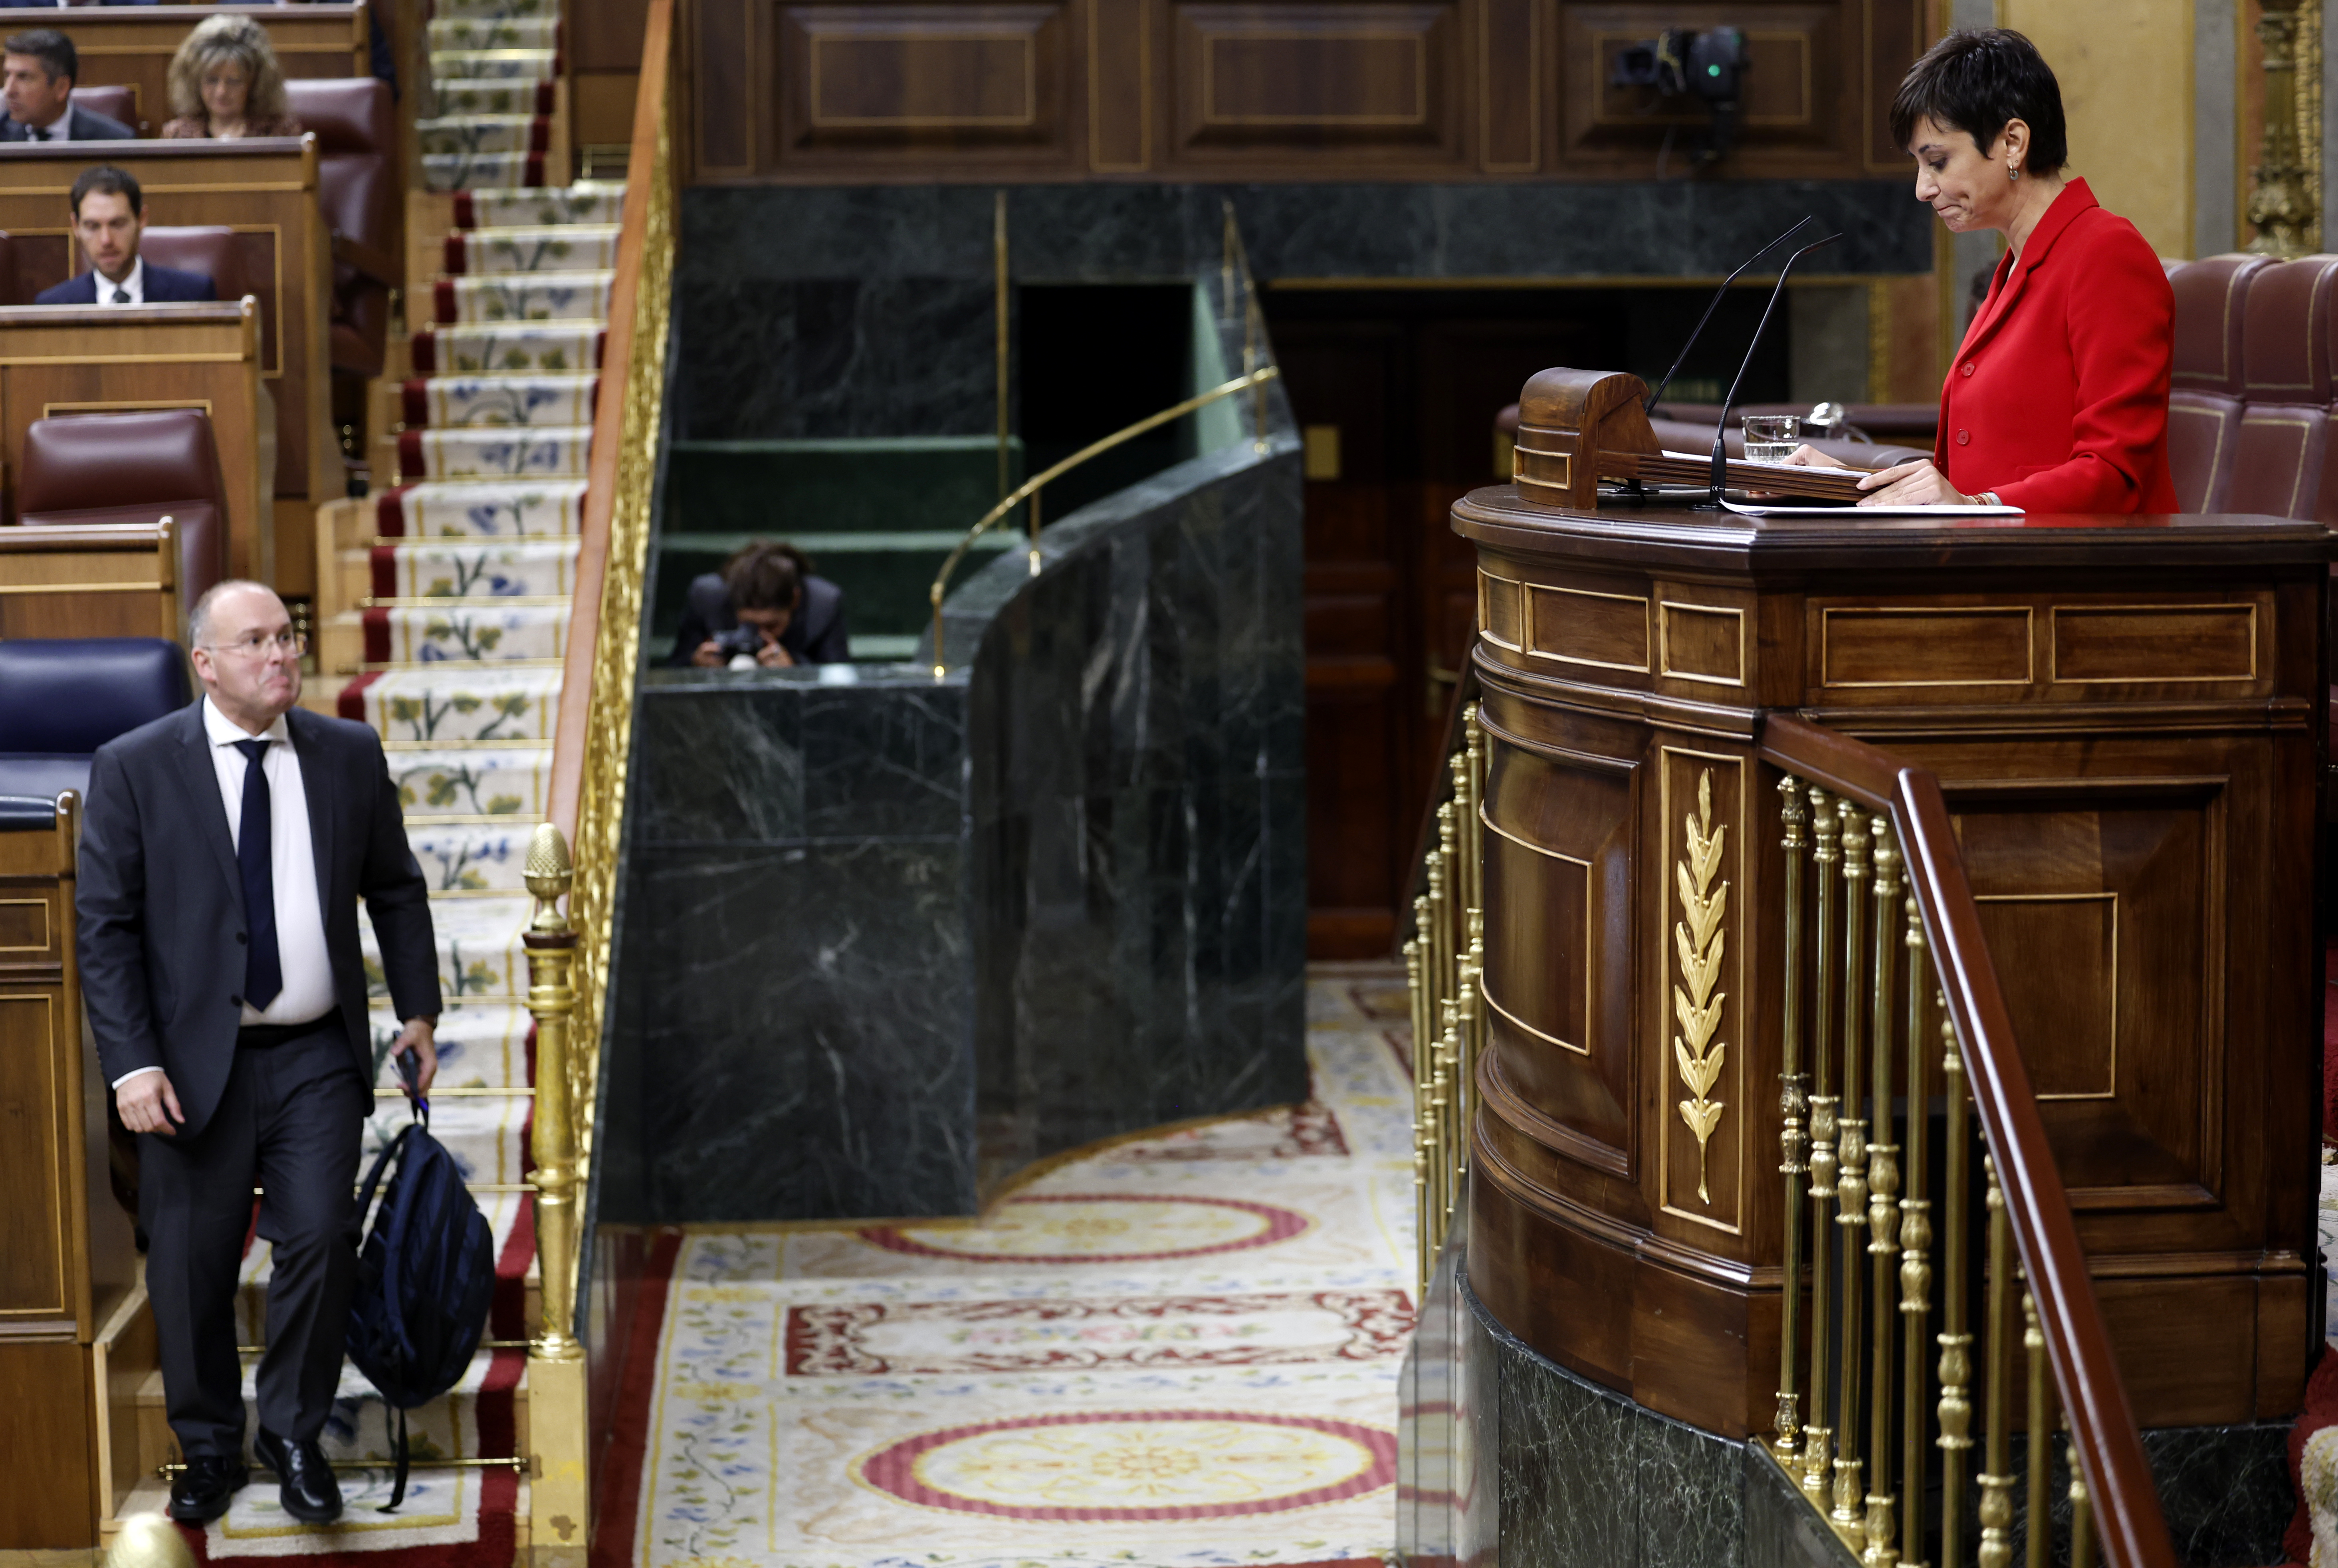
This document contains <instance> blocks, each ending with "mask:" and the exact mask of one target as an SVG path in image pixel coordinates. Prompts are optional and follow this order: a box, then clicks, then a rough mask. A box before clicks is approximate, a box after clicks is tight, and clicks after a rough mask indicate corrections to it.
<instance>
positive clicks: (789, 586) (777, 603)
mask: <svg viewBox="0 0 2338 1568" xmlns="http://www.w3.org/2000/svg"><path fill="white" fill-rule="evenodd" d="M810 576H811V558H810V557H808V556H806V555H805V554H804V553H803V552H802V551H801V550H800V549H798V548H796V547H794V546H793V545H789V544H781V543H780V542H778V541H776V540H773V539H753V540H750V541H749V542H748V544H747V546H746V547H745V548H743V549H742V550H741V551H740V552H739V553H738V554H737V555H735V556H732V557H731V558H730V559H729V560H727V561H725V562H723V563H722V586H723V587H726V588H728V589H730V590H731V607H732V609H734V610H792V609H794V608H795V607H796V603H797V601H798V600H799V599H801V597H803V580H804V579H805V578H806V577H810Z"/></svg>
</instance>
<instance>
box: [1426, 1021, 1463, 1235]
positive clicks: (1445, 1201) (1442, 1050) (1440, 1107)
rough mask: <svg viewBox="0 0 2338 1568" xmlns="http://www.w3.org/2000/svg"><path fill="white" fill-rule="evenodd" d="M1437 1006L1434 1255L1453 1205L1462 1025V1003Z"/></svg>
mask: <svg viewBox="0 0 2338 1568" xmlns="http://www.w3.org/2000/svg"><path fill="white" fill-rule="evenodd" d="M1437 1009H1438V1024H1439V1028H1438V1031H1437V1043H1436V1044H1435V1045H1434V1046H1433V1047H1432V1048H1431V1050H1430V1052H1429V1062H1430V1066H1431V1072H1430V1076H1429V1126H1430V1127H1431V1128H1432V1129H1434V1132H1433V1134H1432V1136H1433V1137H1434V1139H1435V1140H1436V1141H1435V1142H1434V1143H1433V1144H1432V1145H1431V1147H1430V1149H1429V1155H1430V1158H1429V1219H1430V1221H1431V1223H1432V1224H1433V1225H1434V1226H1435V1227H1436V1234H1435V1236H1434V1237H1432V1238H1430V1240H1429V1256H1431V1257H1435V1256H1436V1255H1437V1254H1438V1253H1439V1252H1442V1251H1443V1250H1444V1248H1445V1216H1446V1214H1447V1213H1448V1212H1449V1208H1450V1199H1449V1196H1448V1194H1447V1193H1446V1190H1445V1188H1446V1186H1447V1180H1446V1172H1447V1170H1448V1169H1449V1167H1450V1161H1451V1159H1452V1146H1451V1144H1450V1143H1449V1142H1448V1141H1447V1125H1448V1124H1447V1120H1446V1116H1447V1112H1448V1110H1449V1108H1450V1106H1451V1104H1452V1100H1451V1095H1452V1090H1453V1079H1452V1073H1451V1068H1452V1060H1453V1058H1452V1050H1453V1031H1454V1030H1455V1029H1456V1028H1457V1027H1458V1025H1457V1023H1456V1015H1457V1013H1458V1012H1459V1007H1458V1005H1457V1004H1456V1003H1455V1002H1454V1001H1452V1000H1451V999H1448V1000H1446V1001H1440V1002H1439V1003H1438V1004H1437Z"/></svg>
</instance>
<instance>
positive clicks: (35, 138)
mask: <svg viewBox="0 0 2338 1568" xmlns="http://www.w3.org/2000/svg"><path fill="white" fill-rule="evenodd" d="M0 69H5V72H6V76H5V84H0V97H5V99H6V100H7V104H8V113H7V116H6V118H5V119H0V142H134V141H136V140H137V139H138V133H137V132H135V131H133V130H132V129H131V128H130V127H129V126H127V125H125V124H123V123H122V122H121V121H119V120H115V119H112V118H110V117H108V116H106V115H103V114H97V113H91V112H90V111H89V110H87V109H83V108H80V107H78V106H76V105H75V104H74V101H73V89H74V81H75V80H77V79H78V78H79V77H80V75H81V55H80V54H78V53H76V52H75V51H74V45H73V40H72V39H70V38H68V37H66V36H65V35H64V34H62V33H60V32H58V31H57V30H56V29H55V28H54V27H35V28H34V29H32V30H31V31H30V32H26V33H18V34H15V35H12V36H10V37H7V38H5V39H0Z"/></svg>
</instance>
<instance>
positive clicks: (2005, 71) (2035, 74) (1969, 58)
mask: <svg viewBox="0 0 2338 1568" xmlns="http://www.w3.org/2000/svg"><path fill="white" fill-rule="evenodd" d="M1919 120H1930V121H1931V122H1932V123H1934V124H1935V125H1939V126H1941V127H1943V128H1944V129H1948V130H1952V131H1962V132H1964V133H1966V134H1967V135H1969V136H1970V137H1971V138H1972V139H1973V145H1974V146H1976V147H1979V149H1980V150H1981V152H1982V153H1988V151H1989V145H1990V143H1994V142H1995V141H1996V140H1997V138H1998V134H1999V133H2000V132H2002V131H2003V130H2004V129H2005V127H2006V125H2007V123H2009V122H2010V121H2014V120H2019V121H2021V122H2022V123H2025V124H2027V125H2028V126H2029V154H2028V157H2027V158H2026V160H2025V162H2027V163H2028V164H2029V168H2030V170H2031V171H2032V172H2033V173H2039V174H2052V173H2058V172H2059V171H2060V169H2061V167H2062V165H2063V164H2065V163H2068V162H2069V160H2070V135H2069V131H2068V128H2067V127H2066V126H2065V124H2064V123H2063V120H2062V88H2061V84H2059V83H2058V82H2056V81H2055V80H2054V71H2053V68H2052V67H2051V66H2049V65H2048V64H2046V57H2045V56H2044V55H2043V54H2038V45H2036V44H2032V43H2031V42H2030V41H2029V39H2027V38H2025V37H2023V36H2022V35H2020V34H2019V33H2016V32H2015V31H2014V30H2013V29H2012V28H2010V27H1960V28H1959V29H1958V30H1957V31H1955V32H1953V33H1951V34H1950V35H1948V36H1947V37H1945V38H1943V39H1941V40H1940V42H1939V43H1937V44H1933V45H1932V46H1931V47H1930V49H1927V50H1925V51H1924V57H1923V58H1922V59H1920V60H1919V61H1917V62H1916V63H1915V64H1913V65H1911V66H1909V67H1908V74H1907V75H1905V76H1903V77H1901V79H1900V91H1899V92H1897V93H1895V94H1892V96H1891V140H1892V141H1893V142H1894V143H1898V144H1899V146H1900V147H1901V149H1903V150H1905V149H1906V147H1907V146H1908V143H1911V142H1912V141H1914V140H1915V139H1916V122H1917V121H1919Z"/></svg>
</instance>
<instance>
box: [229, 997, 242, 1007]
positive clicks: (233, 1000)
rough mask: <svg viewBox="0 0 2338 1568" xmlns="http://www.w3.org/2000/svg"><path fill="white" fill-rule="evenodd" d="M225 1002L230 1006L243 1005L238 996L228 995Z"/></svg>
mask: <svg viewBox="0 0 2338 1568" xmlns="http://www.w3.org/2000/svg"><path fill="white" fill-rule="evenodd" d="M227 1004H228V1006H230V1007H241V1006H242V1005H243V998H241V997H240V996H231V997H229V998H228V999H227Z"/></svg>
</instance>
